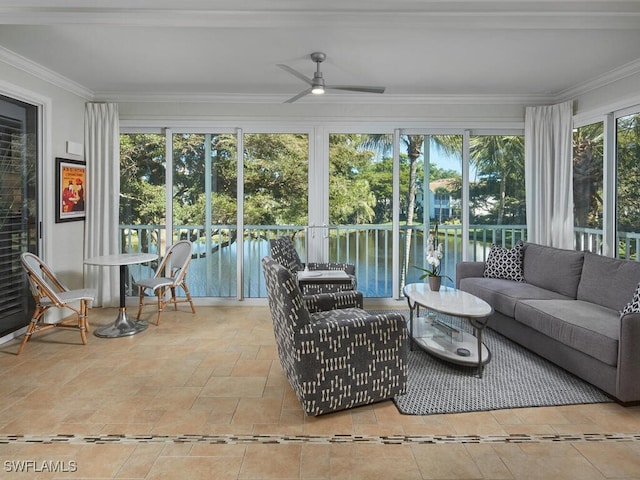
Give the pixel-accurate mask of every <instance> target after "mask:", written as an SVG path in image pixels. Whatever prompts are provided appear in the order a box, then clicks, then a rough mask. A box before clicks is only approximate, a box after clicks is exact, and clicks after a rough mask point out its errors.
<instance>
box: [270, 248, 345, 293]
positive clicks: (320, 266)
mask: <svg viewBox="0 0 640 480" xmlns="http://www.w3.org/2000/svg"><path fill="white" fill-rule="evenodd" d="M269 244H270V247H271V258H273V259H274V260H275V261H276V262H278V263H280V264H281V265H284V266H285V267H286V268H287V269H289V271H290V272H291V273H292V274H294V275H295V274H296V273H297V272H299V271H301V270H304V269H305V267H307V268H308V269H309V270H343V271H344V272H346V273H347V275H349V277H350V279H351V282H350V283H346V284H345V283H332V282H331V281H327V282H326V283H314V284H311V285H304V286H303V287H302V293H303V294H304V295H313V294H316V293H329V292H341V291H345V290H357V288H358V282H357V280H356V267H355V265H353V264H351V263H338V262H329V263H318V262H309V263H306V264H305V263H303V262H302V261H301V260H300V256H299V255H298V252H297V251H296V248H295V246H294V245H293V241H292V240H291V238H289V237H287V236H284V237H278V238H275V239H271V240H270V241H269Z"/></svg>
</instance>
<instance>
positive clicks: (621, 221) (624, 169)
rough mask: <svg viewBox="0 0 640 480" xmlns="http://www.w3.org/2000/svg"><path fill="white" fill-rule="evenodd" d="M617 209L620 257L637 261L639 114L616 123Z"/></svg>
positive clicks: (639, 242) (639, 239) (639, 245)
mask: <svg viewBox="0 0 640 480" xmlns="http://www.w3.org/2000/svg"><path fill="white" fill-rule="evenodd" d="M616 145H617V151H616V160H617V162H616V164H617V188H616V193H617V195H616V198H617V205H616V212H617V232H616V233H617V243H618V251H617V256H618V257H619V258H625V259H629V260H636V261H638V260H640V259H639V258H638V251H639V249H640V202H639V201H638V195H639V194H638V192H640V113H633V114H630V115H625V116H622V117H619V118H618V119H617V122H616Z"/></svg>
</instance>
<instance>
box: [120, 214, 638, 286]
mask: <svg viewBox="0 0 640 480" xmlns="http://www.w3.org/2000/svg"><path fill="white" fill-rule="evenodd" d="M327 231H328V236H329V260H331V261H338V262H347V263H353V264H355V266H356V272H357V275H358V289H359V290H361V291H362V292H363V293H364V295H365V296H367V297H395V296H397V292H396V293H395V294H394V292H393V291H392V288H393V287H392V258H391V252H392V239H393V234H392V227H391V225H332V226H329V227H328V228H327ZM409 232H410V233H409ZM438 232H439V242H441V243H442V244H443V250H444V263H443V266H442V273H443V274H444V275H447V276H449V277H451V278H452V279H453V281H455V265H456V263H457V262H459V261H461V260H462V241H463V238H462V226H460V225H439V226H438ZM526 232H527V229H526V226H525V225H472V226H471V227H470V228H469V257H470V258H469V259H470V260H475V261H484V260H486V258H487V255H488V253H489V249H490V248H491V245H492V244H500V245H504V246H506V247H511V246H512V245H513V244H514V243H515V242H516V241H518V240H520V239H522V240H525V239H526ZM428 234H429V231H428V230H427V229H426V228H425V227H424V226H422V225H415V226H401V227H400V246H399V247H400V248H399V250H400V258H401V259H406V260H404V261H401V262H400V263H401V267H402V265H403V264H404V265H406V266H407V267H408V268H406V271H405V272H404V275H401V281H403V282H404V283H405V284H406V283H411V282H415V281H418V278H419V276H420V275H421V273H422V272H421V271H420V270H418V269H416V268H414V267H415V266H418V267H424V266H425V265H424V250H425V246H426V243H425V242H426V238H427V237H428ZM282 235H288V236H292V237H293V240H294V245H295V247H296V249H297V251H298V252H299V255H300V257H301V259H302V260H303V261H305V260H306V252H305V239H304V226H280V225H246V226H245V227H244V232H243V234H242V235H239V234H238V231H237V227H236V226H235V225H215V226H212V227H211V231H210V232H209V233H208V234H207V232H206V230H205V227H204V226H203V225H178V226H174V229H173V239H172V241H176V240H178V239H182V238H187V239H189V240H191V241H192V242H193V255H194V259H193V260H192V262H191V266H190V267H189V273H188V280H187V281H188V284H189V286H190V287H189V288H190V290H191V293H192V294H193V295H194V296H201V297H236V296H237V260H236V258H237V245H238V243H237V242H238V239H239V238H241V241H242V242H243V244H242V245H243V252H244V260H243V265H244V272H243V275H242V278H243V283H242V287H243V296H244V297H246V298H256V297H265V296H266V289H265V285H264V278H263V276H262V272H261V269H260V261H261V259H262V257H264V256H266V255H269V239H271V238H276V237H279V236H282ZM407 235H410V236H411V243H410V250H409V252H408V255H405V250H406V240H407ZM120 240H121V251H122V252H153V253H159V254H162V253H163V252H164V251H165V249H166V245H167V238H166V229H165V226H164V225H121V226H120ZM618 240H619V245H620V248H621V252H620V253H621V255H620V256H623V255H624V257H623V258H627V259H632V260H638V255H637V252H638V251H640V233H628V232H626V233H625V232H621V233H619V234H618ZM575 247H576V250H589V251H592V252H594V253H601V250H602V231H601V230H593V229H585V228H576V229H575ZM154 266H155V265H151V266H148V265H133V266H131V267H130V276H131V278H132V279H133V280H135V279H137V278H141V277H144V276H148V275H152V274H153V268H154ZM128 293H129V294H134V292H133V289H132V287H131V285H129V292H128Z"/></svg>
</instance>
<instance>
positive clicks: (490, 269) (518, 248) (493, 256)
mask: <svg viewBox="0 0 640 480" xmlns="http://www.w3.org/2000/svg"><path fill="white" fill-rule="evenodd" d="M522 247H523V243H522V241H521V240H519V241H518V242H517V243H516V244H515V245H514V246H513V248H504V247H501V246H499V245H491V250H489V256H488V257H487V261H486V262H485V264H484V274H483V275H484V277H487V278H504V279H505V280H513V281H514V282H523V281H524V276H523V274H522Z"/></svg>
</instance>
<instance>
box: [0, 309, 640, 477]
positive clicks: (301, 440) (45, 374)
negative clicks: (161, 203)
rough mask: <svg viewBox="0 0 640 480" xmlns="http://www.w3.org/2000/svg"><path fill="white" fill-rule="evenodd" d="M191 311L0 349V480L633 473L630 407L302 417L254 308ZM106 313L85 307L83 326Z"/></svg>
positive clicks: (376, 410) (639, 462) (638, 415)
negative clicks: (127, 331) (104, 333)
mask: <svg viewBox="0 0 640 480" xmlns="http://www.w3.org/2000/svg"><path fill="white" fill-rule="evenodd" d="M149 309H150V310H149V312H148V313H147V314H146V318H154V315H153V313H152V311H151V307H149ZM130 310H134V309H133V308H131V309H130ZM197 311H198V313H197V314H195V315H193V314H191V313H190V312H188V311H186V310H184V309H183V310H181V311H179V312H173V311H172V310H168V311H167V312H165V313H163V318H162V322H161V324H160V326H159V327H157V326H155V325H150V326H149V328H148V329H147V330H146V331H145V332H143V333H140V334H138V335H135V336H133V337H128V338H119V339H102V338H97V337H95V336H93V335H90V336H89V343H88V345H86V346H82V345H81V344H80V343H79V335H78V334H77V332H73V331H63V330H54V331H49V332H46V333H43V334H41V335H39V336H36V337H34V339H33V340H32V341H31V342H30V343H29V344H28V345H27V346H26V348H25V350H24V352H23V354H22V355H21V356H19V357H17V356H16V355H15V351H16V350H17V346H18V340H14V341H12V342H9V343H5V344H3V345H0V375H1V379H2V382H1V385H0V459H1V460H2V465H1V466H0V478H11V479H13V478H15V479H19V478H38V479H49V478H51V479H75V480H77V479H84V478H86V479H89V478H90V479H149V480H151V479H173V478H175V479H190V480H191V479H194V480H197V479H247V480H248V479H298V478H302V479H377V478H380V479H382V478H384V479H538V478H539V479H550V478H553V479H576V478H579V479H581V480H587V479H623V478H624V479H627V478H638V479H640V407H627V408H625V407H622V406H620V405H617V404H600V405H576V406H568V407H552V408H550V407H547V408H524V409H514V410H500V411H493V412H482V413H469V414H454V415H434V416H424V417H420V416H404V415H400V414H399V413H398V411H397V410H396V408H395V406H394V404H393V403H392V402H391V401H388V402H383V403H378V404H375V405H370V406H365V407H360V408H357V409H353V410H350V411H345V412H339V413H334V414H329V415H325V416H321V417H317V418H307V417H305V416H304V415H303V413H302V412H301V410H300V408H299V405H298V402H297V400H296V398H295V396H294V395H293V393H292V390H291V389H290V388H289V386H288V384H287V381H286V380H285V378H284V376H283V373H282V370H281V368H280V365H279V363H278V359H277V355H276V349H275V344H274V339H273V334H272V329H271V320H270V318H269V314H268V310H267V308H264V307H202V306H200V307H198V308H197ZM116 313H117V311H116V310H115V309H99V308H96V309H93V310H92V311H91V313H90V322H91V325H92V328H95V327H96V326H99V325H103V324H106V323H108V322H110V321H112V320H113V319H114V318H115V316H116ZM639 380H640V379H639Z"/></svg>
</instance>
